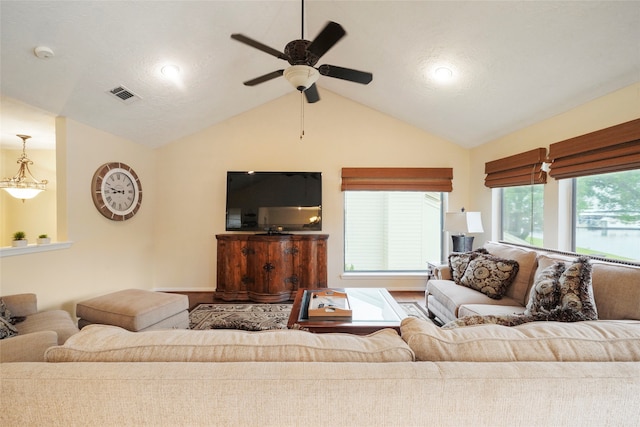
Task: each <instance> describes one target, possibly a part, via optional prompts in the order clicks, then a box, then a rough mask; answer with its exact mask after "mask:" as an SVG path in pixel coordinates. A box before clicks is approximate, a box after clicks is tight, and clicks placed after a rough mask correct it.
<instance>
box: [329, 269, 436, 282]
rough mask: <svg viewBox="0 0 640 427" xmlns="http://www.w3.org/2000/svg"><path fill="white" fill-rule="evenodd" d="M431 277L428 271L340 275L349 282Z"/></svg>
mask: <svg viewBox="0 0 640 427" xmlns="http://www.w3.org/2000/svg"><path fill="white" fill-rule="evenodd" d="M427 277H429V272H427V271H409V272H402V271H375V272H374V271H371V272H362V273H352V272H343V273H342V274H341V275H340V278H341V279H345V280H349V279H355V280H360V279H367V280H376V279H378V280H388V279H390V278H393V279H397V280H415V279H425V278H427Z"/></svg>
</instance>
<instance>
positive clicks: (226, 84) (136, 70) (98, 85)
mask: <svg viewBox="0 0 640 427" xmlns="http://www.w3.org/2000/svg"><path fill="white" fill-rule="evenodd" d="M0 20H1V21H0V24H1V26H0V31H1V33H0V36H1V37H0V38H1V45H0V49H1V54H2V62H1V75H0V79H1V80H0V89H1V94H2V95H3V97H9V98H11V99H13V100H17V101H20V102H24V103H27V104H29V105H32V106H35V107H37V108H38V109H40V110H42V111H40V112H39V113H40V114H43V115H44V117H46V116H48V115H50V117H53V116H56V115H63V116H67V117H71V118H73V119H74V120H77V121H80V122H82V123H86V124H88V125H90V126H93V127H95V128H97V129H102V130H105V131H108V132H110V133H112V134H114V135H118V136H121V137H124V138H127V139H130V140H132V141H135V142H138V143H141V144H145V145H148V146H150V147H157V146H161V145H163V144H166V143H168V142H170V141H173V140H175V139H178V138H180V137H183V136H186V135H189V134H191V133H194V132H197V131H199V130H201V129H204V128H207V127H209V126H212V125H215V124H216V123H219V122H221V121H223V120H225V119H227V118H229V117H232V116H234V115H237V114H240V113H242V112H244V111H247V110H250V109H253V108H255V107H257V106H260V105H262V104H265V103H267V102H269V101H271V100H273V99H276V98H278V97H281V96H283V95H285V94H287V93H289V92H291V91H293V90H294V89H293V88H292V87H291V86H290V84H289V83H288V82H287V81H286V80H285V79H284V78H277V79H274V80H271V81H268V82H265V83H262V84H260V85H257V86H254V87H247V86H244V85H243V84H242V83H243V82H244V81H246V80H250V79H252V78H254V77H258V76H260V75H263V74H265V73H268V72H271V71H274V70H278V69H282V68H286V66H288V64H287V63H286V62H285V61H282V60H280V59H278V58H276V57H274V56H271V55H268V54H266V53H264V52H261V51H259V50H257V49H253V48H251V47H249V46H247V45H245V44H242V43H239V42H237V41H234V40H232V39H231V38H230V35H231V34H232V33H242V34H244V35H246V36H249V37H251V38H253V39H256V40H258V41H260V42H262V43H264V44H266V45H268V46H270V47H273V48H275V49H277V50H279V51H282V50H283V49H284V46H285V45H286V44H287V43H288V42H289V41H291V40H294V39H298V38H300V35H301V31H302V25H301V2H300V1H297V0H290V1H269V0H264V1H237V0H234V1H6V0H2V2H0ZM327 21H335V22H338V23H339V24H341V25H342V26H343V27H344V29H345V30H346V31H347V36H346V37H344V38H343V39H342V40H340V41H339V42H338V44H336V45H335V46H334V47H333V48H332V49H331V50H330V51H329V52H327V53H326V54H325V55H324V56H323V57H322V58H321V60H320V61H319V63H318V64H323V63H327V64H332V65H339V66H343V67H349V68H355V69H358V70H364V71H370V72H372V73H373V81H372V82H371V83H370V84H369V85H361V84H357V83H351V82H347V81H344V80H339V79H334V78H330V77H327V76H321V77H320V79H319V80H318V83H317V85H318V88H319V92H320V97H321V98H322V92H323V91H324V90H329V91H332V92H335V93H337V94H340V95H342V96H344V97H347V98H349V99H351V100H353V101H355V102H358V103H360V104H363V105H366V106H369V107H371V108H373V109H376V110H378V111H380V112H383V113H386V114H388V115H390V116H393V117H396V118H398V119H400V120H403V121H405V122H407V123H409V124H411V125H414V126H416V127H418V128H420V129H423V130H425V131H426V132H429V133H431V134H434V135H437V136H439V137H442V138H445V139H447V140H450V141H452V142H454V143H456V144H459V145H461V146H464V147H475V146H478V145H480V144H483V143H486V142H488V141H490V140H493V139H495V138H497V137H500V136H502V135H505V134H507V133H510V132H512V131H515V130H518V129H520V128H523V127H525V126H528V125H530V124H533V123H536V122H538V121H540V120H543V119H545V118H548V117H551V116H554V115H557V114H559V113H562V112H564V111H566V110H568V109H571V108H573V107H575V106H578V105H580V104H583V103H585V102H588V101H590V100H592V99H595V98H597V97H599V96H602V95H604V94H607V93H610V92H613V91H615V90H617V89H620V88H622V87H625V86H628V85H630V84H633V83H635V82H638V81H640V2H638V1H615V2H613V1H508V2H505V1H495V2H484V1H481V2H479V1H321V0H307V1H306V2H305V6H304V32H305V39H308V40H312V39H313V38H314V37H315V36H316V34H317V33H318V32H319V31H320V30H321V29H322V28H323V27H324V26H325V24H326V23H327ZM38 46H45V47H48V48H50V49H51V50H52V52H53V56H51V57H48V58H44V59H40V58H38V57H37V56H36V55H35V54H34V48H36V47H38ZM169 63H172V64H176V65H178V66H179V68H180V70H181V74H180V77H179V80H178V81H174V80H169V79H167V78H165V77H164V76H162V74H161V73H160V69H161V67H162V66H163V65H166V64H169ZM441 66H446V67H449V68H450V69H451V70H452V72H453V76H452V79H451V80H450V81H448V82H446V83H440V82H438V81H437V80H435V79H434V76H433V73H434V71H435V69H436V68H438V67H441ZM119 86H124V87H125V88H126V89H128V90H130V91H131V92H133V93H134V94H136V95H138V96H139V97H140V99H138V100H136V101H135V102H132V103H129V104H127V103H124V102H122V101H121V100H119V99H117V98H114V97H113V96H111V95H109V94H108V92H109V90H111V89H113V88H116V87H119ZM320 102H323V101H322V100H321V101H320ZM327 102H328V101H327ZM10 104H11V106H15V104H13V102H12V101H11V103H10ZM8 105H9V104H7V103H3V110H2V115H3V122H2V134H1V137H2V143H3V145H4V144H12V143H16V144H20V140H19V139H18V138H16V137H15V134H16V133H29V132H30V130H29V129H16V128H15V126H18V125H19V124H21V123H23V122H24V120H23V119H22V118H21V117H12V115H11V114H12V112H14V111H15V112H16V114H18V113H19V110H21V109H20V108H17V109H16V108H10V109H9V108H7V106H8ZM307 108H308V109H307V111H306V114H313V104H311V105H309V106H308V107H307ZM45 121H46V120H45ZM35 123H36V121H35V120H34V121H33V126H34V127H35V126H36V124H35ZM36 133H37V132H36ZM45 139H46V137H45ZM34 143H37V141H35V138H34Z"/></svg>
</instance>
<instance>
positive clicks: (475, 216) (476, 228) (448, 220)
mask: <svg viewBox="0 0 640 427" xmlns="http://www.w3.org/2000/svg"><path fill="white" fill-rule="evenodd" d="M444 229H445V231H448V232H450V233H458V234H465V233H483V232H484V229H483V228H482V216H481V213H480V212H447V213H446V215H445V217H444Z"/></svg>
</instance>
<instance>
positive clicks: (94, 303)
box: [76, 289, 189, 332]
mask: <svg viewBox="0 0 640 427" xmlns="http://www.w3.org/2000/svg"><path fill="white" fill-rule="evenodd" d="M76 316H78V317H79V319H78V326H79V327H80V328H83V327H84V326H87V325H90V324H92V323H100V324H103V325H113V326H119V327H121V328H124V329H127V330H129V331H133V332H139V331H148V330H154V329H189V297H187V296H186V295H178V294H167V293H162V292H152V291H145V290H142V289H126V290H124V291H119V292H114V293H112V294H107V295H103V296H100V297H96V298H92V299H89V300H86V301H82V302H79V303H78V304H77V306H76Z"/></svg>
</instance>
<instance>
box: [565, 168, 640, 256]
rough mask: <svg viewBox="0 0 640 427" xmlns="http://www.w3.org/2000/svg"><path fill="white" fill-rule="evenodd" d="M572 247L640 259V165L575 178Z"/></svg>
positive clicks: (582, 251)
mask: <svg viewBox="0 0 640 427" xmlns="http://www.w3.org/2000/svg"><path fill="white" fill-rule="evenodd" d="M573 182H574V209H573V211H574V218H573V223H574V227H573V236H574V237H573V248H572V249H573V250H574V251H575V252H578V253H581V254H585V255H596V256H602V257H607V258H615V259H621V260H631V261H640V253H639V252H640V251H638V249H639V248H640V246H638V242H640V169H637V170H630V171H624V172H614V173H607V174H601V175H591V176H584V177H579V178H575V179H574V181H573Z"/></svg>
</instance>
